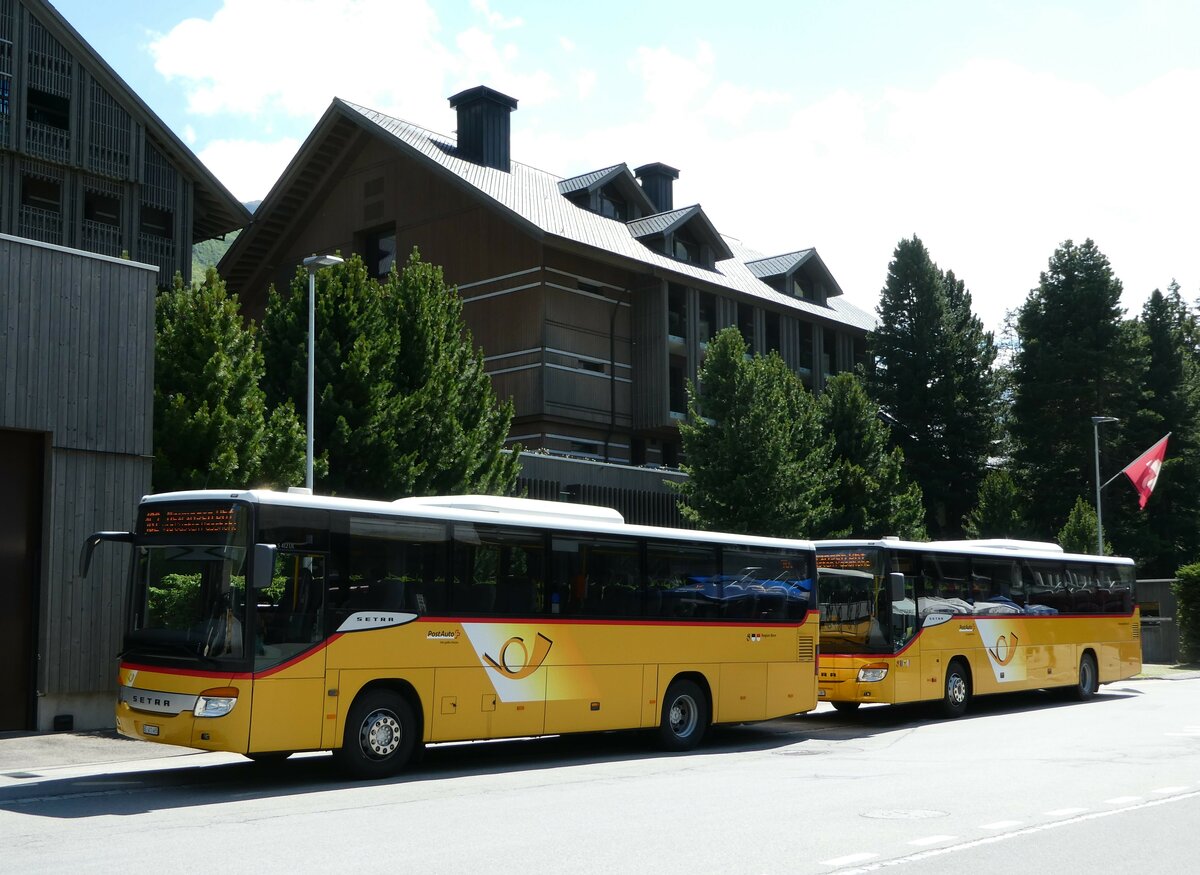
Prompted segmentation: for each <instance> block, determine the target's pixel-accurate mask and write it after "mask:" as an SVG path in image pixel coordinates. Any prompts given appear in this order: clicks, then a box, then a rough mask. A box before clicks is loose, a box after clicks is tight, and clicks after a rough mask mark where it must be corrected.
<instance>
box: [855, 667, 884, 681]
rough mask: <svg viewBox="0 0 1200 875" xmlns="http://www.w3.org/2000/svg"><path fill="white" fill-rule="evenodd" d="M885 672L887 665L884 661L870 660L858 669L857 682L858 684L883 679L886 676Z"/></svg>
mask: <svg viewBox="0 0 1200 875" xmlns="http://www.w3.org/2000/svg"><path fill="white" fill-rule="evenodd" d="M887 673H888V667H887V663H886V662H872V663H870V664H868V665H864V666H863V667H862V668H860V669H859V670H858V682H859V683H860V684H872V683H875V682H876V681H881V680H883V679H884V678H885V677H887Z"/></svg>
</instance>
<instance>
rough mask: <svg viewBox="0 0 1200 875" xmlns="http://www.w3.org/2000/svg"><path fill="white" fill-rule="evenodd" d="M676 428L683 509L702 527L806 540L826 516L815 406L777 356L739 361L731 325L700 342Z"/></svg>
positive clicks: (742, 349)
mask: <svg viewBox="0 0 1200 875" xmlns="http://www.w3.org/2000/svg"><path fill="white" fill-rule="evenodd" d="M698 377H699V386H700V388H699V390H697V387H696V386H695V385H689V386H688V419H687V421H686V422H684V423H682V424H681V425H680V427H679V430H680V435H681V436H682V439H683V449H684V455H685V457H686V460H687V461H686V463H685V464H684V466H683V470H684V471H685V472H686V473H687V474H688V475H689V476H688V479H687V480H686V481H684V482H683V483H681V484H680V485H679V487H678V489H679V491H680V492H681V494H682V495H683V497H684V498H685V499H686V502H687V503H686V505H685V506H684V508H683V513H684V515H685V516H686V517H687V518H688V519H690V520H692V521H693V522H696V523H698V524H699V525H700V526H702V527H704V528H708V529H714V530H720V531H730V532H743V533H747V534H756V535H774V536H777V537H811V536H812V533H814V532H822V531H825V529H826V527H827V525H828V520H829V516H830V511H831V506H830V497H829V485H830V471H829V464H828V448H827V441H826V439H825V437H824V436H823V435H822V434H821V428H820V422H819V420H818V416H817V409H816V403H815V401H814V400H813V398H812V396H811V395H809V393H808V392H807V390H805V388H804V385H803V384H802V383H801V382H800V379H799V377H797V376H796V375H795V374H794V373H793V372H792V371H791V370H790V369H789V368H788V367H787V365H786V364H784V362H783V359H781V358H780V357H779V355H778V354H776V353H772V354H771V355H768V356H755V357H754V358H747V347H746V343H745V341H744V340H743V339H742V336H741V334H740V333H739V332H738V330H737V329H736V328H726V329H724V330H722V331H720V332H719V333H718V334H717V335H716V336H715V337H714V338H713V339H712V340H711V341H709V344H708V351H707V353H706V355H705V358H704V365H703V366H702V367H701V368H700V372H699V374H698Z"/></svg>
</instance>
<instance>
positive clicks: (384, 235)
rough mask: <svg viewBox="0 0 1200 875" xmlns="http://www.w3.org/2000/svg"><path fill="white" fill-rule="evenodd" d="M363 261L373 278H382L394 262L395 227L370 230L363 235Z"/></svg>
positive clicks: (389, 270)
mask: <svg viewBox="0 0 1200 875" xmlns="http://www.w3.org/2000/svg"><path fill="white" fill-rule="evenodd" d="M363 261H364V262H365V263H366V265H367V270H369V271H370V272H371V276H373V277H375V279H382V278H383V277H385V276H387V275H388V273H389V272H391V269H392V265H393V264H395V263H396V228H395V226H389V227H387V228H379V229H377V230H375V231H370V232H368V233H367V234H366V235H364V237H363Z"/></svg>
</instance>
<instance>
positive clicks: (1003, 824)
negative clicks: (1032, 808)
mask: <svg viewBox="0 0 1200 875" xmlns="http://www.w3.org/2000/svg"><path fill="white" fill-rule="evenodd" d="M1024 822H1025V821H1023V820H997V821H996V822H995V823H985V824H984V825H983V826H981V827H979V828H980V829H1011V828H1012V827H1014V826H1020V825H1021V824H1022V823H1024Z"/></svg>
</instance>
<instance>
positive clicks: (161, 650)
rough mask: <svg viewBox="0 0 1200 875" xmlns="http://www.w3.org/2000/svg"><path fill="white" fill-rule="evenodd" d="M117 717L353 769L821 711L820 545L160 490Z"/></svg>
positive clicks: (581, 515) (136, 732)
mask: <svg viewBox="0 0 1200 875" xmlns="http://www.w3.org/2000/svg"><path fill="white" fill-rule="evenodd" d="M101 541H123V542H128V543H131V544H132V549H133V562H132V570H131V579H130V587H129V592H130V597H129V604H128V609H127V611H128V622H127V633H126V636H125V640H124V649H123V652H122V653H121V656H120V669H119V672H120V673H119V694H118V701H117V705H116V723H117V729H118V730H119V732H120V733H121V734H123V735H125V736H128V737H131V738H139V739H147V740H150V741H156V742H161V743H166V744H176V745H186V746H188V747H193V748H200V749H205V750H219V751H233V752H238V753H242V754H245V755H247V756H248V757H250V758H251V759H260V760H265V759H280V758H283V757H286V756H288V755H289V754H291V753H293V752H296V751H313V750H332V751H333V752H334V754H335V756H336V758H337V759H338V760H339V761H340V763H341V764H342V765H343V766H344V768H345V769H346V770H347V771H348V772H349V773H351V774H353V775H355V776H358V777H380V776H385V775H390V774H393V773H395V772H396V771H398V770H399V769H400V768H401V767H402V766H403V765H404V764H405V762H406V761H407V760H409V758H410V757H412V755H413V754H414V753H415V752H416V750H417V749H418V747H419V746H420V745H423V744H425V743H430V742H445V741H457V740H467V739H476V740H477V739H496V738H511V737H525V736H537V735H547V734H560V733H572V732H586V731H596V730H612V729H633V728H651V729H656V730H657V735H658V738H659V740H660V742H661V744H662V745H663V746H665V747H666V748H667V749H672V750H686V749H690V748H692V747H693V746H695V745H696V744H697V743H699V742H700V740H701V738H702V737H703V736H704V734H705V731H706V729H707V728H708V726H709V725H710V724H713V723H741V722H748V721H757V720H764V719H767V718H772V717H780V716H784V715H790V714H795V713H798V712H803V711H808V710H811V709H812V708H814V707H815V706H816V668H817V665H816V659H817V657H816V639H817V611H816V603H815V597H816V594H815V583H816V567H815V552H814V550H813V545H812V543H811V542H810V541H799V540H780V539H773V538H759V537H750V536H740V535H729V534H717V533H711V532H697V531H686V530H678V529H669V528H656V527H648V526H633V525H627V524H626V523H625V522H624V520H623V518H622V517H621V515H620V514H619V513H617V512H616V511H614V510H610V509H607V508H599V507H590V506H583V505H578V504H567V503H559V502H546V501H534V500H527V499H511V498H497V497H489V496H454V497H445V498H406V499H400V500H398V501H394V502H382V501H364V500H354V499H342V498H331V497H324V496H311V495H307V494H296V493H278V492H270V491H253V490H252V491H214V490H204V491H194V492H179V493H168V494H161V495H151V496H147V497H146V498H144V499H143V500H142V502H141V504H140V506H139V512H138V517H137V526H136V529H135V531H133V532H97V533H95V534H94V535H92V536H91V537H90V538H89V539H88V541H87V543H86V544H85V545H84V549H83V552H82V555H81V571H82V573H85V574H86V568H87V565H88V562H89V560H90V556H91V553H92V550H93V549H94V548H95V546H96V545H97V544H98V543H100V542H101Z"/></svg>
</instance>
